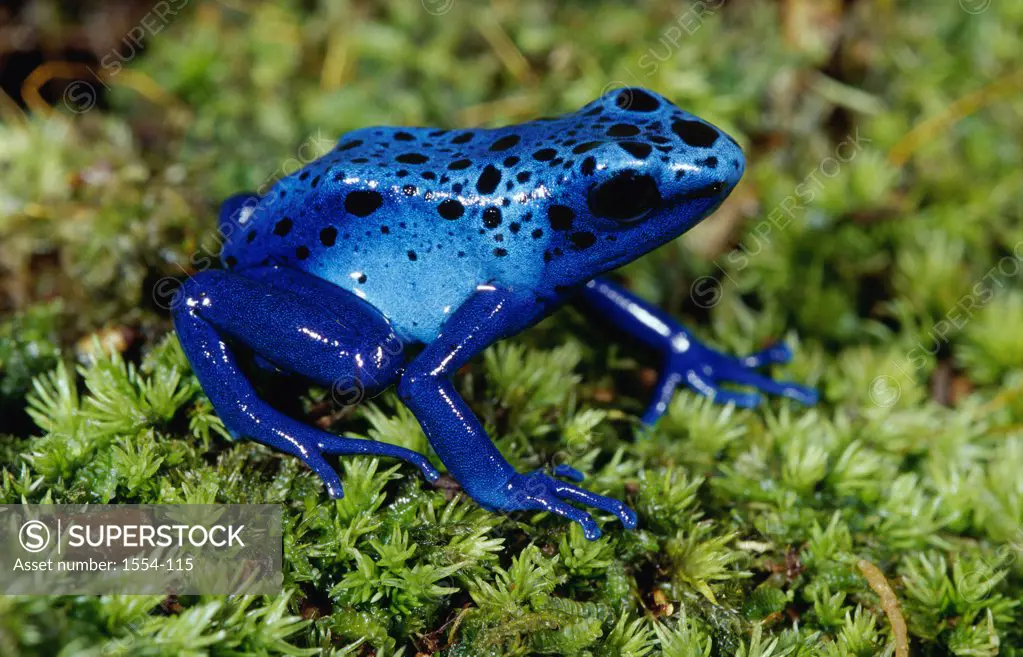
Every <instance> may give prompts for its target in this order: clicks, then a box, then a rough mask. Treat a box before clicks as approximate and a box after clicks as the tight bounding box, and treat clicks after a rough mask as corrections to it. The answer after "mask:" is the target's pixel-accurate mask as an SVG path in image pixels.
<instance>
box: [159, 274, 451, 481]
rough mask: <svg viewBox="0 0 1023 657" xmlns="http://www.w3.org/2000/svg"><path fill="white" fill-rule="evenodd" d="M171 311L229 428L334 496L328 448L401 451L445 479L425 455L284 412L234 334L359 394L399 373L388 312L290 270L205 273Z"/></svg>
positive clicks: (275, 358)
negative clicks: (260, 390) (260, 388)
mask: <svg viewBox="0 0 1023 657" xmlns="http://www.w3.org/2000/svg"><path fill="white" fill-rule="evenodd" d="M275 279H276V280H278V281H279V284H274V282H273V281H275ZM172 313H173V319H174V328H175V329H176V330H177V333H178V339H179V340H180V342H181V346H182V349H183V350H184V352H185V355H186V356H187V357H188V360H189V362H190V363H191V364H192V368H193V369H194V371H195V374H196V377H197V378H198V379H199V382H200V383H201V384H202V387H203V390H204V391H205V392H206V395H207V396H208V397H209V399H210V401H211V402H212V404H213V407H214V408H215V409H216V411H217V414H218V415H219V416H220V418H221V420H222V421H223V422H224V426H225V427H227V429H228V430H229V431H230V432H231V434H232V435H234V436H235V437H238V438H242V437H244V438H251V439H253V440H256V441H259V442H261V443H264V444H266V445H269V446H271V447H274V448H276V449H279V450H281V451H284V452H287V453H288V454H291V455H293V456H297V457H299V458H300V459H302V460H303V461H304V462H305V463H306V464H307V465H309V467H311V468H312V469H313V470H314V471H315V472H316V473H317V474H318V475H319V476H320V477H321V478H322V479H323V481H324V483H325V484H326V486H327V490H328V492H329V493H330V495H331V496H332V497H341V496H342V495H343V492H342V488H341V481H340V479H339V477H338V475H337V473H336V472H335V471H334V469H333V468H332V467H331V466H330V465H329V464H328V463H327V461H326V459H325V458H324V455H327V454H342V455H347V454H366V455H377V456H388V457H394V458H399V459H402V460H404V461H408V462H409V463H412V464H413V465H415V466H416V467H418V468H419V469H420V470H421V471H422V472H423V474H424V475H425V476H426V478H427V479H429V480H430V481H433V480H435V479H436V478H437V477H438V473H437V471H436V470H435V469H434V468H433V467H432V466H431V465H430V463H429V461H428V460H427V459H426V457H425V456H423V455H421V454H418V453H416V452H413V451H411V450H408V449H404V448H402V447H397V446H395V445H390V444H388V443H382V442H376V441H372V440H360V439H354V438H344V437H340V436H335V435H332V434H329V433H327V432H325V431H321V430H319V429H316V428H313V427H311V426H308V425H306V424H303V423H302V422H299V421H297V420H295V419H293V418H290V417H288V416H286V415H284V414H283V413H281V412H280V411H277V410H275V409H274V408H272V407H271V406H270V405H269V404H267V403H266V402H265V401H264V400H263V399H261V398H260V397H259V396H258V395H257V394H256V391H255V389H254V388H253V387H252V384H251V383H249V381H248V380H247V379H246V377H245V375H244V373H243V372H242V371H241V369H240V368H239V367H238V362H237V360H236V358H235V354H234V352H233V350H232V349H231V346H230V345H229V343H228V341H236V342H240V343H243V344H245V345H246V346H248V347H249V348H251V349H252V350H253V351H255V352H256V353H257V354H259V355H261V356H263V357H264V358H265V359H267V360H269V361H271V362H273V363H274V364H275V365H277V366H278V367H280V368H281V369H283V370H287V371H289V372H293V373H296V374H299V375H302V376H304V377H307V378H309V379H312V380H313V381H316V382H317V383H320V384H323V385H343V386H344V387H345V388H346V389H347V390H350V391H353V392H355V393H356V394H357V395H358V396H361V395H362V394H373V393H375V392H376V391H378V390H381V389H383V388H384V387H386V386H387V385H389V384H390V383H392V382H393V381H394V380H395V379H396V378H397V376H398V374H399V373H400V372H401V369H402V366H403V364H404V359H403V358H402V354H401V351H402V345H401V342H400V340H398V338H397V336H395V334H394V332H393V331H392V329H391V326H390V324H389V323H388V322H387V320H386V319H385V318H384V317H383V316H381V315H380V314H379V313H378V312H377V311H376V310H374V309H373V308H372V307H371V306H369V305H368V304H366V303H365V302H364V301H362V300H361V299H359V298H358V297H356V296H354V295H352V294H350V293H348V292H346V291H345V290H342V289H340V288H337V287H334V286H331V285H329V284H327V283H324V282H323V281H320V280H319V279H315V278H313V277H312V276H309V275H307V274H303V273H301V272H294V271H292V270H285V269H284V268H264V270H262V271H259V270H253V271H252V272H251V273H247V274H246V275H242V274H236V273H230V272H225V271H207V272H202V273H199V274H197V275H195V276H194V277H192V278H190V279H188V280H187V281H185V282H184V283H183V284H182V287H181V289H180V290H179V293H178V295H177V297H176V299H175V303H174V307H173V310H172Z"/></svg>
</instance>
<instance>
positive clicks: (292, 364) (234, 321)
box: [182, 267, 405, 403]
mask: <svg viewBox="0 0 1023 657" xmlns="http://www.w3.org/2000/svg"><path fill="white" fill-rule="evenodd" d="M200 277H202V280H200ZM196 291H198V292H199V293H200V294H202V295H204V296H203V298H204V299H209V300H210V301H209V302H205V301H203V302H201V303H199V304H198V305H197V306H196V311H197V312H198V314H199V315H200V316H201V317H202V318H203V319H205V320H206V321H207V322H209V323H210V324H212V325H213V326H214V327H216V328H217V330H219V331H220V332H221V333H223V334H225V335H227V336H229V337H231V338H234V339H236V340H238V341H239V342H242V343H244V344H245V345H246V346H248V347H249V348H251V349H252V350H253V351H255V352H256V353H257V354H258V355H260V356H262V357H263V358H264V359H266V360H268V361H270V362H271V363H273V364H274V365H276V366H277V367H280V368H281V369H283V370H286V371H288V372H292V373H294V374H298V375H300V376H304V377H306V378H308V379H311V380H313V381H315V382H317V383H319V384H321V385H325V386H334V387H335V389H337V390H339V391H347V392H345V393H344V396H345V398H344V399H340V400H339V401H341V402H342V403H346V402H347V401H348V396H350V395H354V392H353V391H352V389H353V388H357V389H358V391H359V392H360V393H364V394H365V395H366V396H372V395H374V394H376V393H377V392H379V391H380V390H383V389H384V388H386V387H387V386H389V385H391V384H392V383H394V382H395V381H396V380H397V376H398V373H399V372H400V371H401V369H402V367H403V366H404V364H405V345H404V344H403V343H402V341H401V340H400V339H399V338H398V336H397V335H396V334H395V333H394V331H393V330H392V328H391V325H390V323H389V322H388V321H387V320H386V319H385V318H384V317H383V315H381V314H380V313H379V312H378V311H377V310H376V309H375V308H373V307H372V306H371V305H369V304H368V303H366V302H365V301H363V300H362V299H360V298H358V297H357V296H355V295H354V294H352V293H351V292H348V291H347V290H344V289H342V288H339V287H337V286H335V285H332V284H330V283H327V282H326V281H323V280H321V279H318V278H316V277H314V276H311V275H309V274H306V273H304V272H300V271H297V270H293V269H288V268H286V267H258V268H254V269H251V270H247V271H242V272H239V273H237V274H235V273H229V272H222V271H210V272H205V273H203V274H200V275H199V276H196V277H194V278H192V279H190V280H189V281H187V282H186V283H185V285H184V287H183V289H182V295H183V296H186V297H187V296H188V295H189V294H191V295H193V296H194V295H195V293H196Z"/></svg>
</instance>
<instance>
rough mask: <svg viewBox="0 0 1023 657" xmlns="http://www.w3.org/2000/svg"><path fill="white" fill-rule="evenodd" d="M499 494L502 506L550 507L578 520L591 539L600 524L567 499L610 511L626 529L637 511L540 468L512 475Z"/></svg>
mask: <svg viewBox="0 0 1023 657" xmlns="http://www.w3.org/2000/svg"><path fill="white" fill-rule="evenodd" d="M502 497H504V500H503V501H502V503H501V504H500V505H499V506H500V507H501V508H505V509H508V510H512V509H535V510H540V511H549V512H551V513H556V514H557V515H559V516H562V517H564V518H568V519H569V520H571V521H573V522H576V523H578V524H579V526H580V527H582V528H583V534H584V535H585V536H586V538H588V539H589V540H591V541H595V540H597V539H598V538H600V536H601V531H600V527H599V526H598V525H597V523H596V521H594V519H593V517H592V516H591V515H590V514H589V513H587V512H585V511H583V510H582V509H579V508H577V507H575V506H572V505H571V504H569V502H576V503H579V504H585V505H586V506H589V507H593V508H595V509H599V510H601V511H605V512H607V513H612V514H614V515H615V516H617V517H618V519H619V520H620V521H621V523H622V525H623V526H624V527H626V528H627V529H634V528H635V527H636V513H635V512H634V511H633V510H632V509H630V508H629V507H627V506H626V505H625V504H624V503H623V502H620V501H619V500H616V499H614V498H611V497H605V496H603V495H598V494H596V493H592V492H590V491H588V490H586V489H584V488H580V487H578V486H575V485H574V484H570V483H568V482H564V481H559V480H557V479H553V478H551V477H549V476H547V475H545V474H543V473H542V472H530V473H528V474H516V475H514V476H513V477H512V478H511V479H510V480H509V481H508V484H507V485H506V486H505V488H504V489H503V491H502Z"/></svg>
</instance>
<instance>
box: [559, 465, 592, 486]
mask: <svg viewBox="0 0 1023 657" xmlns="http://www.w3.org/2000/svg"><path fill="white" fill-rule="evenodd" d="M554 476H555V477H564V478H565V479H571V480H572V481H575V482H580V481H582V480H583V479H586V475H584V474H583V473H581V472H579V471H578V470H576V469H575V468H573V467H572V466H570V465H565V464H564V463H559V464H558V465H556V466H554Z"/></svg>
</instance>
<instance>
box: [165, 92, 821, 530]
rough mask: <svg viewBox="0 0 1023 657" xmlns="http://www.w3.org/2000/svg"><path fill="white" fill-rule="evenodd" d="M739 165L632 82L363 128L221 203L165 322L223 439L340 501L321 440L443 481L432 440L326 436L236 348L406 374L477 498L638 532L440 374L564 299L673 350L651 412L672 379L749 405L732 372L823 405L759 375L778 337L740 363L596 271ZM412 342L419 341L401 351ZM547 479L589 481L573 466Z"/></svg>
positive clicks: (699, 128) (718, 197)
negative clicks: (539, 111)
mask: <svg viewBox="0 0 1023 657" xmlns="http://www.w3.org/2000/svg"><path fill="white" fill-rule="evenodd" d="M743 167H744V161H743V155H742V151H741V150H740V148H739V147H738V145H737V144H736V143H735V142H734V141H733V140H732V139H731V138H730V137H728V136H727V135H725V134H724V133H721V132H720V131H718V130H717V129H716V128H714V127H712V126H710V125H709V124H707V123H705V122H703V121H701V120H700V119H698V118H696V117H694V116H692V115H690V114H687V113H685V112H683V111H682V110H680V109H678V108H677V107H675V106H674V105H672V104H671V103H670V102H669V101H668V100H667V99H665V98H663V97H661V96H659V95H657V94H654V93H652V92H649V91H645V90H640V89H625V90H617V91H614V92H612V93H610V94H607V95H605V96H603V97H602V98H600V99H598V100H596V101H594V102H592V103H590V104H589V105H587V106H585V107H583V108H582V109H580V110H579V111H577V112H574V113H572V114H568V115H565V116H562V117H559V118H555V119H547V120H538V121H533V122H529V123H524V124H521V125H515V126H507V127H504V128H497V129H490V130H484V129H479V130H456V131H444V130H435V129H430V128H366V129H362V130H357V131H354V132H352V133H349V134H347V135H345V136H344V137H343V138H342V139H341V140H340V141H339V144H338V146H337V147H336V148H335V149H334V150H333V151H331V152H330V153H328V154H327V155H325V156H324V157H323V158H321V159H320V160H317V161H315V162H313V163H311V164H309V165H308V166H307V167H305V168H304V169H303V170H301V171H299V172H296V173H295V174H294V175H292V176H289V177H288V178H285V179H284V180H281V181H280V182H279V183H277V185H276V186H275V187H274V188H273V189H272V190H270V192H269V193H268V194H266V195H265V196H263V197H262V198H259V197H255V196H251V195H249V196H240V197H234V198H232V199H229V200H228V201H227V202H226V203H225V204H224V207H223V209H222V210H221V230H222V232H223V234H224V235H225V237H226V246H225V249H224V253H223V259H224V263H225V265H226V267H227V271H210V272H203V273H200V274H198V275H196V276H194V277H192V278H190V279H189V280H187V281H186V282H185V283H184V284H183V286H182V289H181V292H180V294H179V295H178V297H177V303H176V304H175V306H174V308H173V317H174V323H175V327H176V329H177V331H178V335H179V338H180V340H181V344H182V347H183V348H184V351H185V353H186V355H187V356H188V358H189V360H190V362H191V363H192V365H193V367H194V369H195V372H196V375H197V376H198V378H199V381H200V383H201V384H202V385H203V388H204V390H205V391H206V393H207V395H208V396H209V397H210V400H211V401H212V403H213V405H214V407H215V408H216V409H217V412H218V414H219V415H220V417H221V418H222V420H223V421H224V424H225V426H226V427H227V428H228V429H229V430H230V431H231V432H232V434H234V435H235V436H238V437H249V438H253V439H255V440H258V441H260V442H263V443H266V444H268V445H271V446H273V447H276V448H278V449H281V450H283V451H286V452H288V453H289V454H293V455H295V456H298V457H299V458H302V459H303V460H304V461H305V462H306V463H307V464H309V465H310V467H312V468H313V469H314V470H315V471H316V472H317V473H318V474H319V475H320V476H321V477H322V478H323V480H324V482H325V483H326V485H327V489H328V491H329V493H330V495H331V496H333V497H341V496H342V488H341V483H340V481H339V479H338V476H337V474H336V472H335V471H334V470H333V469H332V468H331V467H330V466H329V464H327V462H326V461H325V459H324V455H326V454H376V455H382V456H392V457H396V458H400V459H403V460H406V461H408V462H410V463H413V464H415V465H416V466H417V467H419V469H420V470H422V472H423V473H424V475H425V476H426V477H427V479H430V480H431V481H432V480H434V479H436V477H437V476H438V474H437V472H436V471H435V470H434V469H433V467H432V466H431V465H430V464H429V462H428V461H427V460H426V458H425V457H423V456H422V455H420V454H417V453H414V452H410V451H408V450H404V449H401V448H398V447H394V446H391V445H388V444H384V443H378V442H373V441H367V440H357V439H349V438H343V437H338V436H333V435H331V434H327V433H325V432H323V431H320V430H318V429H314V428H312V427H309V426H306V425H304V424H302V423H300V422H297V421H295V420H293V419H291V418H288V417H286V416H284V415H282V414H281V413H279V412H278V411H275V410H274V409H272V408H271V407H270V406H269V405H268V404H267V403H266V402H264V401H263V400H261V399H260V398H259V397H258V396H257V395H256V393H255V391H254V390H253V389H252V387H251V385H250V384H249V383H248V381H247V380H246V379H245V377H244V375H243V374H242V373H241V371H240V370H239V368H238V365H237V362H236V359H235V356H234V353H233V351H232V347H231V345H233V344H236V343H240V344H244V345H245V346H247V347H248V348H250V349H251V350H252V351H253V352H255V354H256V355H257V357H259V359H260V360H261V361H262V362H264V363H266V364H269V365H271V366H273V367H276V368H278V369H280V370H282V371H286V372H290V373H294V374H298V375H301V376H304V377H306V378H309V379H311V380H313V381H316V382H318V383H320V384H323V385H330V386H334V388H335V389H343V390H345V391H346V393H348V392H351V393H353V395H352V396H354V397H361V396H362V395H363V394H366V395H372V394H376V393H377V392H379V391H381V390H383V389H385V388H387V387H388V386H390V385H393V384H397V389H398V393H399V396H400V397H401V399H402V400H403V402H404V403H405V404H406V405H407V406H408V407H409V408H410V409H411V410H412V412H413V413H414V414H415V416H416V418H417V419H418V420H419V422H420V424H421V425H422V427H423V429H424V431H425V432H426V435H427V436H428V438H429V439H430V443H431V445H432V446H433V448H434V450H435V451H436V452H437V454H438V456H439V457H440V459H441V460H442V461H443V462H444V465H445V466H446V467H447V469H448V471H449V472H450V473H451V475H452V476H454V477H455V479H457V480H458V481H459V483H460V484H461V485H462V487H463V488H464V489H465V491H466V492H467V493H468V494H469V495H471V496H472V497H473V498H474V499H475V500H477V501H478V502H479V503H480V504H482V505H483V506H486V507H488V508H492V509H500V510H516V509H537V510H546V511H551V512H554V513H557V514H559V515H562V516H564V517H566V518H569V519H570V520H573V521H575V522H578V523H579V524H580V525H581V526H582V527H583V530H584V532H585V534H586V536H587V537H588V538H591V539H595V538H597V537H598V536H600V529H599V527H598V526H597V524H596V522H595V521H594V520H593V518H592V517H591V516H590V515H589V514H588V513H587V512H585V511H583V510H582V509H580V508H578V507H576V506H573V505H572V504H570V502H575V503H580V504H583V505H586V506H591V507H594V508H597V509H600V510H602V511H606V512H610V513H612V514H614V515H616V516H617V517H618V518H619V519H620V520H621V522H622V524H623V525H625V526H626V527H629V528H632V527H634V526H635V524H636V517H635V514H634V513H633V512H632V510H630V509H629V508H628V507H626V506H625V505H624V504H622V503H621V502H619V501H617V500H614V499H611V498H607V497H603V496H600V495H596V494H594V493H590V492H589V491H586V490H584V489H583V488H580V487H578V486H575V485H573V484H570V483H566V482H563V481H560V480H558V479H556V478H554V477H552V476H550V475H548V474H545V473H543V472H532V473H527V474H520V473H517V472H516V471H515V470H514V469H513V468H512V467H511V465H510V464H508V462H507V461H506V460H505V459H504V458H503V457H502V456H501V454H500V453H499V452H498V451H497V449H496V448H495V447H494V445H493V443H492V442H491V441H490V438H489V437H488V436H487V434H486V432H485V431H484V429H483V427H482V425H481V424H480V422H479V421H478V420H477V419H476V417H475V416H474V415H473V413H472V412H471V410H470V409H469V407H468V406H467V405H466V403H465V402H464V401H463V400H462V399H461V398H460V397H459V396H458V394H457V392H456V391H455V389H454V387H453V385H452V384H451V381H450V377H451V375H452V374H453V373H454V372H455V371H457V370H458V368H459V367H461V366H462V365H464V364H465V363H466V362H468V361H469V360H470V359H471V358H472V357H473V356H475V355H476V354H478V353H480V352H481V351H482V350H484V349H485V348H486V347H488V346H489V345H491V344H493V343H494V342H496V341H498V340H500V339H502V338H505V337H508V336H510V335H513V334H515V333H518V332H519V331H521V330H523V329H524V328H527V327H528V326H530V325H532V324H534V323H535V322H537V321H539V320H540V319H542V318H543V317H545V316H546V315H548V314H549V313H551V312H552V311H553V310H555V309H556V308H557V307H559V306H560V305H562V304H563V303H565V302H566V301H574V302H578V303H580V304H582V305H585V306H587V307H589V308H591V309H593V310H595V311H596V312H598V313H599V316H600V317H601V318H603V319H604V320H606V321H608V322H609V323H611V324H614V325H616V326H618V327H620V328H622V329H624V330H625V331H627V332H629V333H631V334H632V335H634V336H635V337H636V338H637V339H639V340H640V341H642V342H644V343H646V344H647V345H649V346H651V347H653V348H655V349H657V350H658V351H660V352H661V353H662V354H663V357H664V372H663V374H662V377H661V381H660V382H659V384H658V389H657V393H656V395H655V399H654V401H653V403H652V404H651V406H650V408H649V409H648V410H647V412H646V413H645V414H644V416H643V421H644V422H645V423H647V424H653V423H654V422H656V420H657V419H658V418H659V417H660V416H661V415H662V414H663V413H664V412H665V410H666V409H667V405H668V402H669V401H670V399H671V395H672V394H673V392H674V390H675V389H676V388H677V387H678V386H679V385H680V384H682V383H685V384H686V385H689V386H691V387H692V388H693V389H695V390H696V391H697V392H700V393H702V394H705V395H710V396H713V397H714V398H715V400H718V401H724V402H733V403H735V404H737V405H740V406H753V405H755V404H756V403H758V402H759V396H758V395H757V394H756V393H740V392H735V391H731V390H722V389H720V388H719V385H718V384H719V383H720V382H722V381H729V382H733V383H738V384H741V385H747V386H752V387H754V388H758V389H760V390H763V391H765V392H768V393H771V394H778V395H783V396H787V397H791V398H793V399H797V400H799V401H802V402H804V403H814V402H815V401H816V394H815V393H814V392H813V391H812V390H809V389H807V388H804V387H801V386H797V385H795V384H791V383H778V382H775V381H773V380H771V379H769V378H767V377H765V376H762V375H760V374H757V373H756V372H755V371H754V370H755V369H756V368H758V367H761V366H763V365H766V364H769V363H773V362H784V361H786V360H788V359H789V358H790V356H791V355H790V353H789V352H788V350H787V349H786V348H785V347H783V346H777V347H772V348H770V349H767V350H765V351H763V352H761V353H759V354H755V355H753V356H749V357H746V358H741V359H739V358H733V357H729V356H725V355H722V354H718V353H716V352H713V351H711V350H709V349H707V348H706V347H704V346H702V345H700V344H699V343H698V342H697V341H696V340H695V339H694V338H693V337H692V336H691V335H690V334H689V333H688V332H687V331H686V330H685V329H684V328H683V327H682V326H681V325H679V324H678V323H677V322H676V321H675V320H673V319H672V318H671V317H669V316H667V315H666V314H664V313H663V312H661V311H659V310H658V309H656V308H653V307H651V306H649V305H648V304H646V303H645V302H643V301H642V300H640V299H638V298H636V297H634V296H633V295H631V294H630V293H629V292H628V291H626V290H624V289H622V288H620V287H619V286H617V285H615V284H614V283H612V282H610V281H608V280H605V279H602V278H599V277H598V275H599V274H601V273H603V272H606V271H609V270H611V269H614V268H616V267H618V266H620V265H621V264H623V263H626V262H628V261H631V260H633V259H635V258H637V257H639V256H641V255H642V254H644V253H646V252H648V251H650V250H652V249H654V248H656V247H657V246H660V245H661V244H664V243H666V242H668V241H670V240H672V239H674V238H675V237H677V236H678V235H680V234H682V233H683V232H685V231H686V230H688V229H689V228H690V227H692V226H693V225H694V224H696V223H697V222H699V221H700V220H702V219H703V218H704V217H706V216H707V215H708V214H709V213H711V212H712V211H713V210H714V209H715V208H716V207H717V206H718V205H719V204H720V203H721V201H722V200H723V199H724V198H725V196H727V194H728V193H729V192H730V191H731V189H732V188H733V187H734V186H735V184H736V183H737V182H738V181H739V178H740V177H741V176H742V172H743ZM409 345H422V346H423V349H422V351H421V352H420V353H419V354H418V355H417V356H416V357H415V358H412V359H411V360H408V359H407V358H406V354H407V351H406V349H405V348H406V347H407V346H409ZM553 474H554V475H555V476H563V477H567V478H570V479H573V480H575V481H579V480H581V479H582V475H581V474H580V473H579V472H577V471H575V470H573V469H572V468H568V467H559V468H556V469H555V471H554V472H553Z"/></svg>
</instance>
